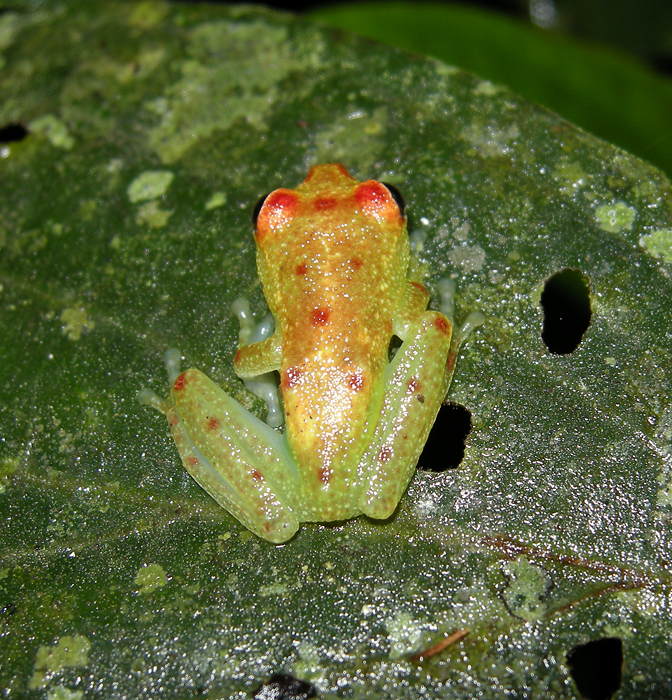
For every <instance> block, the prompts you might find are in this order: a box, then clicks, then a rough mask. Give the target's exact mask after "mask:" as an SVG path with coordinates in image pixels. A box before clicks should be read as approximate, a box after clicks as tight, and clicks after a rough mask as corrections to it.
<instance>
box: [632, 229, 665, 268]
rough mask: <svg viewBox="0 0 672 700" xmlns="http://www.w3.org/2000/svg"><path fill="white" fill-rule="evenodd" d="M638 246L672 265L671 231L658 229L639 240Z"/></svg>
mask: <svg viewBox="0 0 672 700" xmlns="http://www.w3.org/2000/svg"><path fill="white" fill-rule="evenodd" d="M639 245H641V246H642V248H644V250H646V252H647V253H649V254H650V255H653V256H654V257H656V258H662V259H663V260H664V261H665V262H668V263H672V229H669V228H660V229H656V230H655V231H652V232H651V233H647V234H646V235H645V236H642V237H641V238H640V239H639Z"/></svg>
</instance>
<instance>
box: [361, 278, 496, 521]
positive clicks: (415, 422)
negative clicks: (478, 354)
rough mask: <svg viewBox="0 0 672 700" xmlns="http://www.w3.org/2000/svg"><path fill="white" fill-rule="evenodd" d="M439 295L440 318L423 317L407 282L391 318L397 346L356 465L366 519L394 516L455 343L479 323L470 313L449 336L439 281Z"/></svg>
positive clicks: (445, 293) (448, 303)
mask: <svg viewBox="0 0 672 700" xmlns="http://www.w3.org/2000/svg"><path fill="white" fill-rule="evenodd" d="M439 291H440V292H441V300H442V302H441V308H442V311H444V313H440V312H438V311H425V307H426V304H427V298H428V295H427V292H426V291H425V290H424V287H423V286H422V285H420V284H418V283H416V282H409V285H408V288H407V292H406V294H405V296H404V299H403V301H402V303H401V306H400V309H399V312H398V314H397V318H395V322H394V332H395V334H397V335H399V336H400V337H401V338H402V340H403V343H402V345H401V347H400V348H399V350H398V352H397V354H396V355H395V356H394V358H393V360H392V361H391V362H390V364H389V365H388V366H387V368H386V371H385V376H384V382H385V388H384V394H383V404H382V408H381V412H380V416H379V418H378V421H377V423H376V429H375V432H374V435H373V439H372V441H371V443H370V445H369V447H368V448H367V451H366V453H365V455H364V457H363V459H362V466H363V469H364V471H365V481H366V482H367V489H366V491H365V492H364V494H363V495H362V498H361V500H360V504H359V505H360V508H361V510H362V512H363V513H365V514H366V515H368V516H370V517H372V518H387V517H389V516H390V515H392V513H393V512H394V509H395V508H396V506H397V504H398V503H399V501H400V499H401V497H402V495H403V493H404V491H405V490H406V487H407V486H408V482H409V481H410V480H411V477H412V476H413V471H414V469H415V465H416V463H417V461H418V458H419V456H420V453H421V452H422V449H423V447H424V445H425V442H426V440H427V436H428V435H429V431H430V430H431V428H432V425H433V424H434V421H435V420H436V416H437V413H438V412H439V408H440V407H441V403H442V402H443V400H444V398H445V396H446V392H447V391H448V387H449V385H450V380H451V378H452V375H453V370H454V367H455V360H456V358H457V352H458V350H459V346H460V343H461V342H462V340H463V339H464V338H465V337H466V335H467V334H468V333H469V332H470V331H471V330H472V329H473V328H475V327H477V326H479V325H481V324H482V323H483V322H484V321H485V317H484V316H483V314H481V313H480V312H473V313H471V314H470V315H469V316H468V318H467V320H466V321H465V323H464V325H463V326H462V328H461V329H460V331H459V332H458V334H453V324H452V314H453V307H454V295H455V283H454V282H453V281H452V280H442V281H441V283H440V285H439Z"/></svg>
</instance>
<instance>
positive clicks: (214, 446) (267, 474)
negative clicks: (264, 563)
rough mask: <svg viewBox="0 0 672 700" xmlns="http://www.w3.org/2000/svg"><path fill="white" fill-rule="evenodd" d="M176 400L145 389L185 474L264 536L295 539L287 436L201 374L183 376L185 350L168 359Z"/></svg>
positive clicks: (295, 480) (294, 488)
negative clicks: (166, 426)
mask: <svg viewBox="0 0 672 700" xmlns="http://www.w3.org/2000/svg"><path fill="white" fill-rule="evenodd" d="M164 357H165V362H166V367H167V369H168V374H169V377H170V379H171V381H172V382H173V389H172V393H171V397H170V399H168V400H164V399H161V398H159V397H158V396H157V395H156V394H155V393H154V392H151V391H148V390H146V389H144V390H143V391H142V392H140V394H139V399H140V401H141V402H142V403H146V404H149V405H151V406H153V407H154V408H157V409H158V410H159V411H161V412H162V413H163V414H164V415H165V416H166V418H167V419H168V424H169V425H170V430H171V433H172V435H173V439H174V440H175V445H176V446H177V449H178V452H179V454H180V457H181V459H182V463H183V464H184V467H185V469H186V470H187V471H188V472H189V474H191V476H192V477H193V478H194V480H195V481H196V482H197V483H198V484H199V485H200V486H201V487H202V488H204V489H205V490H206V491H207V492H208V493H209V494H210V496H212V498H214V499H215V500H216V501H217V503H219V504H220V505H221V506H222V507H223V508H224V509H226V510H227V511H228V512H229V513H231V515H233V516H234V517H235V518H236V519H237V520H239V521H240V522H241V523H242V524H243V525H244V526H245V527H247V528H248V529H249V530H251V531H252V532H254V533H255V534H257V535H259V536H260V537H262V538H264V539H266V540H268V541H270V542H274V543H280V542H285V541H286V540H288V539H290V538H291V537H292V536H293V535H294V533H295V532H296V531H297V529H298V527H299V522H298V518H297V516H296V513H295V511H294V510H293V508H292V504H295V503H298V502H299V500H298V499H299V477H298V472H297V469H296V467H295V465H294V462H293V459H292V458H291V456H290V454H289V451H288V449H287V446H286V442H285V438H284V436H283V435H281V434H279V433H277V432H276V431H274V430H273V429H272V428H270V427H269V426H268V425H266V424H265V423H263V422H262V421H260V420H259V419H258V418H256V417H255V416H253V415H252V414H251V413H250V412H249V411H247V410H246V409H245V408H243V407H242V406H241V405H240V404H239V403H238V402H237V401H235V400H234V399H233V398H231V397H230V396H229V395H228V394H227V393H226V392H225V391H223V390H222V389H221V388H220V387H219V386H217V384H215V383H214V382H213V381H212V380H211V379H209V378H208V377H207V376H206V375H205V374H203V373H202V372H200V371H199V370H197V369H189V370H187V371H186V372H182V373H180V371H179V360H180V353H179V350H168V351H167V352H166V354H165V356H164Z"/></svg>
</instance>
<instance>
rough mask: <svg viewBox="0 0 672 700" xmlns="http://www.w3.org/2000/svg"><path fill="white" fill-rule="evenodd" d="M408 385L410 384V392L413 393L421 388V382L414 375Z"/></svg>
mask: <svg viewBox="0 0 672 700" xmlns="http://www.w3.org/2000/svg"><path fill="white" fill-rule="evenodd" d="M407 386H408V393H409V394H413V393H414V392H416V391H417V390H418V389H419V388H420V382H419V381H418V380H417V379H416V378H415V377H413V378H412V379H411V380H410V381H409V382H408V384H407Z"/></svg>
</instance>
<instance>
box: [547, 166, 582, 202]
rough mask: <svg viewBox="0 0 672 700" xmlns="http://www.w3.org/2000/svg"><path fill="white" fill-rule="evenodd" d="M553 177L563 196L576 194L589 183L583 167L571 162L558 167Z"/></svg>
mask: <svg viewBox="0 0 672 700" xmlns="http://www.w3.org/2000/svg"><path fill="white" fill-rule="evenodd" d="M552 177H553V179H554V180H555V181H556V182H557V183H558V186H559V188H560V191H561V192H562V193H563V194H574V193H575V192H578V191H579V190H580V189H581V188H582V187H585V185H586V184H587V183H588V176H587V175H586V173H585V172H584V171H583V169H582V168H581V166H580V165H579V164H578V163H572V162H570V161H564V162H562V163H560V164H559V165H556V166H555V168H554V169H553V175H552Z"/></svg>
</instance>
